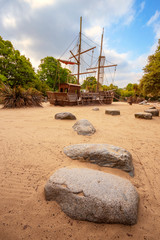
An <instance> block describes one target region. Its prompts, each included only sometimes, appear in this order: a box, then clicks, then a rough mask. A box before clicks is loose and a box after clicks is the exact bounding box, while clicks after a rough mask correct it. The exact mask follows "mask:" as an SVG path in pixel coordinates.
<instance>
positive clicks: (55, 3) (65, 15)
mask: <svg viewBox="0 0 160 240" xmlns="http://www.w3.org/2000/svg"><path fill="white" fill-rule="evenodd" d="M134 3H135V1H134V0H119V1H117V0H110V1H108V0H99V1H97V0H87V1H86V0H76V1H75V0H67V1H66V0H2V4H1V9H0V29H1V34H2V37H3V38H5V39H8V40H10V41H11V42H13V44H14V46H15V48H16V49H19V50H20V51H21V53H22V54H25V56H26V57H28V58H30V59H31V62H32V64H33V66H34V67H35V68H37V67H38V65H39V64H40V59H42V58H44V57H46V56H53V57H55V58H59V57H60V56H61V55H62V53H63V52H64V51H65V49H67V47H68V46H69V45H70V43H71V42H72V40H73V39H74V38H76V36H78V32H79V18H80V16H83V26H82V30H83V32H84V33H85V34H86V35H87V36H88V37H90V38H92V40H96V41H98V43H99V44H100V37H101V33H102V28H103V27H105V32H107V31H108V32H109V31H110V29H111V27H112V26H115V24H117V25H118V26H122V25H123V26H124V25H129V24H130V23H131V22H132V21H134V19H135V10H134ZM142 3H143V2H142ZM143 5H144V3H143V4H141V9H142V8H143ZM108 38H109V36H108ZM108 42H109V41H108V39H106V38H104V49H105V48H106V49H107V50H105V53H106V55H107V56H108V57H107V59H108V60H109V61H110V62H113V63H117V64H118V68H117V69H118V71H117V72H118V73H117V82H118V83H119V84H121V83H122V81H125V79H129V77H128V75H127V74H128V71H129V72H131V73H130V74H131V76H130V79H131V77H132V79H133V78H134V77H133V76H134V71H135V70H134V69H133V66H132V61H130V60H129V58H130V53H129V52H127V53H125V52H124V53H118V52H117V51H116V50H114V49H110V48H109V44H108ZM75 44H76V41H75V42H74V43H73V45H75ZM93 45H94V44H93ZM70 49H71V48H70ZM70 49H69V50H70ZM108 49H109V50H108ZM97 51H98V53H99V50H97ZM135 68H136V67H135ZM139 71H140V70H139ZM137 74H138V68H136V72H135V79H137ZM125 76H126V77H125ZM126 81H127V80H126Z"/></svg>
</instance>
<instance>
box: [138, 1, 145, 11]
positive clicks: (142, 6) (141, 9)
mask: <svg viewBox="0 0 160 240" xmlns="http://www.w3.org/2000/svg"><path fill="white" fill-rule="evenodd" d="M144 7H145V1H143V2H141V4H140V10H139V13H141V12H143V10H144Z"/></svg>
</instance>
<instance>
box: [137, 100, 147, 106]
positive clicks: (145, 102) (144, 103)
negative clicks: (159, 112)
mask: <svg viewBox="0 0 160 240" xmlns="http://www.w3.org/2000/svg"><path fill="white" fill-rule="evenodd" d="M148 104H149V103H147V100H144V101H142V102H140V103H139V105H148Z"/></svg>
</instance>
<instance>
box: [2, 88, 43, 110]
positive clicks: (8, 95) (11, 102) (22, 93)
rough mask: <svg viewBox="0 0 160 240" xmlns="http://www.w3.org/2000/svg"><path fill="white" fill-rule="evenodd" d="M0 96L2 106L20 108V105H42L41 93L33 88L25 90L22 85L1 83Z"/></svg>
mask: <svg viewBox="0 0 160 240" xmlns="http://www.w3.org/2000/svg"><path fill="white" fill-rule="evenodd" d="M0 98H2V104H4V107H3V108H21V107H42V105H41V104H42V100H43V96H42V94H41V93H40V92H39V91H37V90H36V89H34V88H29V89H27V90H25V89H23V88H22V87H20V86H18V87H14V88H13V89H12V88H10V87H9V86H6V85H4V84H3V85H2V87H1V88H0Z"/></svg>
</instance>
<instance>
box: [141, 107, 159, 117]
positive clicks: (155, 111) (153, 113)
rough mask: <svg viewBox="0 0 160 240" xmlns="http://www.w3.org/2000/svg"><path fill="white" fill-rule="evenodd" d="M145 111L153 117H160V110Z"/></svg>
mask: <svg viewBox="0 0 160 240" xmlns="http://www.w3.org/2000/svg"><path fill="white" fill-rule="evenodd" d="M144 111H145V112H146V113H151V114H152V116H159V110H158V109H146V110H144Z"/></svg>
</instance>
